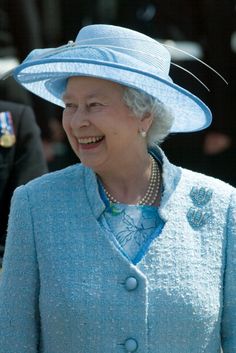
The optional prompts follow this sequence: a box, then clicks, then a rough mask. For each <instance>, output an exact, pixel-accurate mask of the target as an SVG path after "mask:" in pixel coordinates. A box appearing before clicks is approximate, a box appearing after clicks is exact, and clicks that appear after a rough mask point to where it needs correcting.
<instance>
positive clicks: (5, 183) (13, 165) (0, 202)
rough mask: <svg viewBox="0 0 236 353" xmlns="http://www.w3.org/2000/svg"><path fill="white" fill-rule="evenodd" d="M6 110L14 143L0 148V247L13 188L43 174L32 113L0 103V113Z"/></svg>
mask: <svg viewBox="0 0 236 353" xmlns="http://www.w3.org/2000/svg"><path fill="white" fill-rule="evenodd" d="M3 111H10V112H11V114H12V118H13V124H14V130H15V135H16V143H15V145H13V146H12V147H10V148H4V147H1V146H0V245H1V246H3V245H4V243H5V236H6V228H7V220H8V214H9V207H10V200H11V197H12V194H13V191H14V189H15V188H16V187H17V186H19V185H22V184H24V183H26V182H27V181H29V180H31V179H33V178H35V177H37V176H40V175H42V174H44V173H46V172H47V165H46V161H45V158H44V155H43V149H42V142H41V137H40V130H39V127H38V125H37V123H36V121H35V116H34V113H33V110H32V109H31V108H30V107H29V106H26V105H22V104H17V103H12V102H6V101H0V112H3ZM0 255H1V254H0Z"/></svg>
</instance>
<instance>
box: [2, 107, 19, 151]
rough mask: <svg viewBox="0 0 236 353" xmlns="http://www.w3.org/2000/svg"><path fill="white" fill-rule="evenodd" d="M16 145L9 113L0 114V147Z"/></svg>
mask: <svg viewBox="0 0 236 353" xmlns="http://www.w3.org/2000/svg"><path fill="white" fill-rule="evenodd" d="M15 143H16V136H15V132H14V126H13V120H12V116H11V113H10V112H0V146H1V147H4V148H10V147H12V146H13V145H14V144H15Z"/></svg>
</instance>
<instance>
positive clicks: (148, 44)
mask: <svg viewBox="0 0 236 353" xmlns="http://www.w3.org/2000/svg"><path fill="white" fill-rule="evenodd" d="M75 43H76V44H77V45H79V46H88V47H94V48H100V49H101V50H102V49H103V50H107V51H110V52H112V51H113V52H115V53H120V54H122V55H126V56H127V58H128V57H129V59H128V61H131V62H132V60H134V65H135V64H136V60H138V61H139V63H141V62H143V64H144V66H145V67H146V66H149V68H150V70H151V71H152V72H154V73H156V72H158V73H159V74H160V73H162V75H163V76H165V77H166V78H167V79H169V77H168V75H169V70H170V61H171V57H170V53H169V51H168V50H167V49H166V48H165V47H164V46H163V45H162V44H161V43H159V42H158V41H156V40H154V39H152V38H150V37H148V36H146V35H145V34H142V33H139V32H136V31H134V30H131V29H128V28H123V27H119V26H112V25H101V24H98V25H89V26H86V27H83V28H82V29H81V30H80V32H79V33H78V35H77V37H76V40H75ZM119 58H120V56H119Z"/></svg>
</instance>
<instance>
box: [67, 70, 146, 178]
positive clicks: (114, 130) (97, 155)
mask: <svg viewBox="0 0 236 353" xmlns="http://www.w3.org/2000/svg"><path fill="white" fill-rule="evenodd" d="M123 93H124V88H123V87H122V86H121V85H119V84H116V83H114V82H111V81H107V80H102V79H98V78H89V77H71V78H69V80H68V84H67V87H66V91H65V94H64V96H63V100H64V102H65V109H64V112H63V127H64V130H65V132H66V134H67V137H68V139H69V142H70V144H71V146H72V148H73V150H74V152H75V153H76V155H77V156H78V157H79V159H80V160H81V162H82V163H83V164H84V165H86V166H88V167H90V168H92V169H93V170H94V171H95V172H98V173H99V171H103V170H106V169H107V170H109V169H110V168H112V166H114V167H115V165H117V163H119V161H122V160H124V159H125V158H126V157H127V158H129V157H130V158H131V157H133V158H135V156H137V153H141V151H142V150H146V143H145V141H144V139H143V138H141V137H140V134H139V133H138V131H139V130H140V129H142V128H144V129H145V130H147V128H146V125H147V121H142V120H141V119H138V118H137V117H136V116H135V115H134V114H133V113H132V112H131V111H130V109H129V108H128V107H127V106H126V105H125V103H124V101H123ZM145 120H146V119H145Z"/></svg>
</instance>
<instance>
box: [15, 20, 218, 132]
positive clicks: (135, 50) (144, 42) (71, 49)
mask: <svg viewBox="0 0 236 353" xmlns="http://www.w3.org/2000/svg"><path fill="white" fill-rule="evenodd" d="M170 62H171V57H170V53H169V51H168V50H167V49H166V47H165V46H164V45H162V44H160V43H159V42H158V41H156V40H154V39H152V38H150V37H148V36H146V35H144V34H142V33H139V32H136V31H133V30H130V29H127V28H123V27H118V26H113V25H102V24H98V25H89V26H86V27H83V28H82V29H81V30H80V32H79V33H78V36H77V38H76V40H75V42H73V41H69V42H68V44H66V45H64V46H61V47H58V48H55V49H36V50H33V51H32V52H31V53H30V54H29V55H28V57H27V58H26V59H25V60H24V61H23V62H22V64H20V65H19V66H18V67H17V68H15V70H14V72H13V76H14V77H15V79H16V80H17V81H18V82H19V83H20V84H21V85H23V86H24V87H25V88H26V89H28V90H29V91H31V92H33V93H35V94H36V95H38V96H40V97H42V98H44V99H45V100H48V101H50V102H52V103H54V104H56V105H59V106H62V107H63V106H64V103H63V101H62V95H63V93H64V91H65V88H66V83H67V79H68V78H69V77H71V76H89V77H97V78H102V79H106V80H111V81H114V82H117V83H119V84H121V85H125V86H128V87H133V88H136V89H139V90H142V91H144V92H146V93H148V94H150V95H151V96H153V97H156V98H158V99H159V100H160V101H161V102H162V103H163V104H164V105H166V106H167V107H168V108H170V109H171V111H172V114H173V115H174V123H173V126H172V128H171V132H173V133H177V132H193V131H199V130H202V129H205V128H206V127H208V126H209V125H210V123H211V120H212V116H211V112H210V110H209V108H208V107H207V106H206V105H205V104H204V103H203V102H202V101H201V100H200V99H199V98H198V97H196V96H194V95H193V94H191V93H190V92H189V91H187V90H185V89H184V88H182V87H180V86H178V85H176V84H175V83H173V81H172V79H171V78H170V76H169V70H170Z"/></svg>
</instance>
